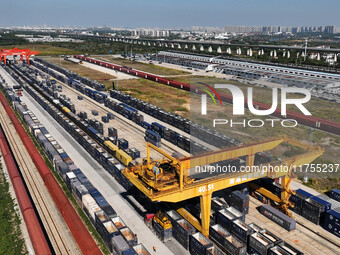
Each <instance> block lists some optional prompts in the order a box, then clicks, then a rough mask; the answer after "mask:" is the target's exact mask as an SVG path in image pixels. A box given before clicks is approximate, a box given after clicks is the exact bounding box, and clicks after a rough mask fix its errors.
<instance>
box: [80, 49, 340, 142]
mask: <svg viewBox="0 0 340 255" xmlns="http://www.w3.org/2000/svg"><path fill="white" fill-rule="evenodd" d="M74 57H75V58H78V59H81V60H83V61H87V62H89V63H92V64H95V65H99V66H102V67H105V68H108V69H113V70H117V71H120V72H123V73H127V74H130V75H132V76H136V77H140V78H143V79H148V80H151V81H155V82H158V83H161V84H164V85H167V86H171V87H174V88H178V89H181V90H186V91H194V90H196V93H198V94H203V93H205V92H204V91H202V90H201V89H200V88H197V87H195V86H192V85H190V84H186V83H183V82H178V81H174V80H169V79H167V78H164V77H160V76H157V75H153V74H148V73H145V72H142V71H137V70H135V69H132V68H126V67H124V66H120V65H116V64H112V63H109V62H105V61H101V60H97V59H94V58H89V57H84V56H80V55H74ZM219 96H220V99H221V101H223V102H224V103H228V104H231V103H232V102H233V97H232V96H231V95H229V94H225V93H219ZM253 104H254V106H256V107H258V109H259V110H267V109H269V108H270V106H269V105H266V104H263V103H259V102H253ZM270 116H273V117H278V118H280V119H295V120H296V121H297V122H298V123H299V124H301V125H304V126H307V127H311V128H315V129H317V130H321V131H326V132H329V133H332V134H335V135H340V124H339V123H336V122H334V121H330V120H326V119H321V118H318V117H313V116H305V115H303V114H300V113H297V112H293V111H287V112H286V115H285V116H282V115H281V109H279V108H277V109H276V110H275V111H274V112H273V113H272V114H270Z"/></svg>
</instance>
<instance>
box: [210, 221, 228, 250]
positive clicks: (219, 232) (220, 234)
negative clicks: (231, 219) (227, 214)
mask: <svg viewBox="0 0 340 255" xmlns="http://www.w3.org/2000/svg"><path fill="white" fill-rule="evenodd" d="M228 236H230V233H229V232H228V231H227V230H225V229H224V228H223V227H222V226H221V225H219V224H215V225H212V226H210V228H209V238H211V239H212V240H213V241H214V242H216V243H218V244H219V245H221V246H224V243H225V240H226V238H227V237H228Z"/></svg>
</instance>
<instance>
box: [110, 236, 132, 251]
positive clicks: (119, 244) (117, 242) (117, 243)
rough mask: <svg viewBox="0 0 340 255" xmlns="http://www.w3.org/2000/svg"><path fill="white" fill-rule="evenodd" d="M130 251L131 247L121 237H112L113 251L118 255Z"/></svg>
mask: <svg viewBox="0 0 340 255" xmlns="http://www.w3.org/2000/svg"><path fill="white" fill-rule="evenodd" d="M128 249H130V246H129V245H128V243H127V242H126V241H125V239H124V238H123V237H122V236H121V235H118V236H114V237H112V250H113V251H114V252H115V253H116V254H117V255H121V254H123V252H124V251H126V250H128Z"/></svg>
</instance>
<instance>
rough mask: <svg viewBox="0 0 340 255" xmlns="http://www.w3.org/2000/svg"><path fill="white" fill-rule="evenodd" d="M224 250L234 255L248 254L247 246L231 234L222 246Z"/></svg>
mask: <svg viewBox="0 0 340 255" xmlns="http://www.w3.org/2000/svg"><path fill="white" fill-rule="evenodd" d="M221 248H222V250H224V251H226V252H228V253H229V254H232V255H246V254H247V246H246V245H245V244H243V243H241V242H240V241H239V240H238V239H237V238H236V237H234V236H232V235H230V236H227V238H226V241H225V244H224V246H223V247H221Z"/></svg>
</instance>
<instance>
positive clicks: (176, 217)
mask: <svg viewBox="0 0 340 255" xmlns="http://www.w3.org/2000/svg"><path fill="white" fill-rule="evenodd" d="M165 213H166V215H167V216H168V218H169V220H170V221H171V224H172V227H174V226H175V225H176V224H177V220H180V219H182V216H181V215H179V214H178V212H176V211H175V210H169V211H166V212H165Z"/></svg>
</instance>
